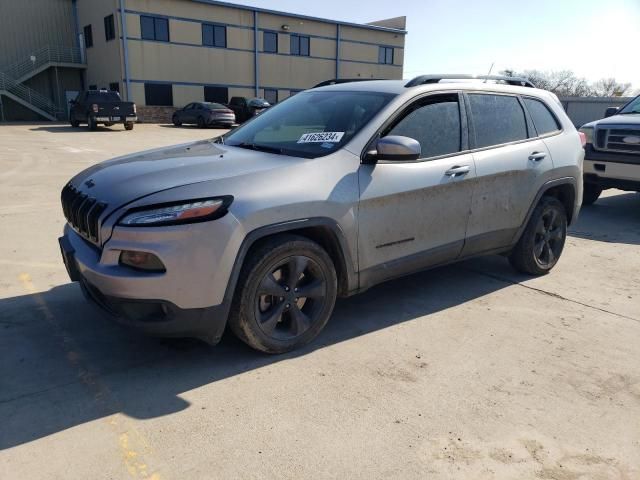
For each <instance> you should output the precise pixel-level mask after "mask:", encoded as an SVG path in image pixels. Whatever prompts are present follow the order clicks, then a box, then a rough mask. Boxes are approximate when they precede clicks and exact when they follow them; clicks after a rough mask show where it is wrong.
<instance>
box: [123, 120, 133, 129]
mask: <svg viewBox="0 0 640 480" xmlns="http://www.w3.org/2000/svg"><path fill="white" fill-rule="evenodd" d="M124 129H125V130H133V122H126V123H125V124H124Z"/></svg>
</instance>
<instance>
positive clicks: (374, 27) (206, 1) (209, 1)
mask: <svg viewBox="0 0 640 480" xmlns="http://www.w3.org/2000/svg"><path fill="white" fill-rule="evenodd" d="M191 1H192V2H197V3H204V4H209V5H218V6H220V7H229V8H238V9H240V10H248V11H251V12H258V13H270V14H273V15H282V16H285V17H293V18H301V19H304V20H314V21H316V22H324V23H335V24H337V25H344V26H347V27H355V28H364V29H368V30H377V31H381V32H389V33H399V34H402V35H405V34H406V33H407V31H406V30H404V29H400V28H392V27H387V26H382V25H374V24H367V23H354V22H343V21H341V20H331V19H329V18H321V17H314V16H311V15H302V14H299V13H289V12H283V11H279V10H271V9H268V8H262V7H251V6H249V5H240V4H237V3H231V2H225V1H220V0H191ZM397 18H401V17H397ZM374 23H378V22H374Z"/></svg>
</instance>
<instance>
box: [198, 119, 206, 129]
mask: <svg viewBox="0 0 640 480" xmlns="http://www.w3.org/2000/svg"><path fill="white" fill-rule="evenodd" d="M205 126H206V125H205V123H204V118H202V117H198V128H204V127H205Z"/></svg>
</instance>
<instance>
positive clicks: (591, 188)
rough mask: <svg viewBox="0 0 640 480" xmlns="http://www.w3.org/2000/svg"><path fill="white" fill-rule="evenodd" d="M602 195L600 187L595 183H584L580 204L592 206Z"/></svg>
mask: <svg viewBox="0 0 640 480" xmlns="http://www.w3.org/2000/svg"><path fill="white" fill-rule="evenodd" d="M601 193H602V187H600V186H599V185H596V184H595V183H585V184H584V191H583V193H582V204H583V205H593V204H594V203H595V202H596V200H598V197H600V194H601Z"/></svg>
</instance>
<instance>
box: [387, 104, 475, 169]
mask: <svg viewBox="0 0 640 480" xmlns="http://www.w3.org/2000/svg"><path fill="white" fill-rule="evenodd" d="M387 135H401V136H404V137H410V138H413V139H414V140H417V141H418V142H420V147H421V148H422V154H421V155H420V157H421V158H430V157H438V156H440V155H448V154H451V153H455V152H459V151H460V150H461V148H462V129H461V122H460V106H459V103H458V95H457V94H455V95H437V96H433V97H428V98H427V99H425V100H421V101H419V102H417V103H416V104H414V105H412V106H411V107H410V109H409V111H408V113H407V114H406V115H405V116H404V117H403V118H402V119H401V120H400V121H399V122H398V123H397V124H395V125H394V126H393V127H391V129H390V130H388V131H387V132H385V133H384V135H383V136H387Z"/></svg>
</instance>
